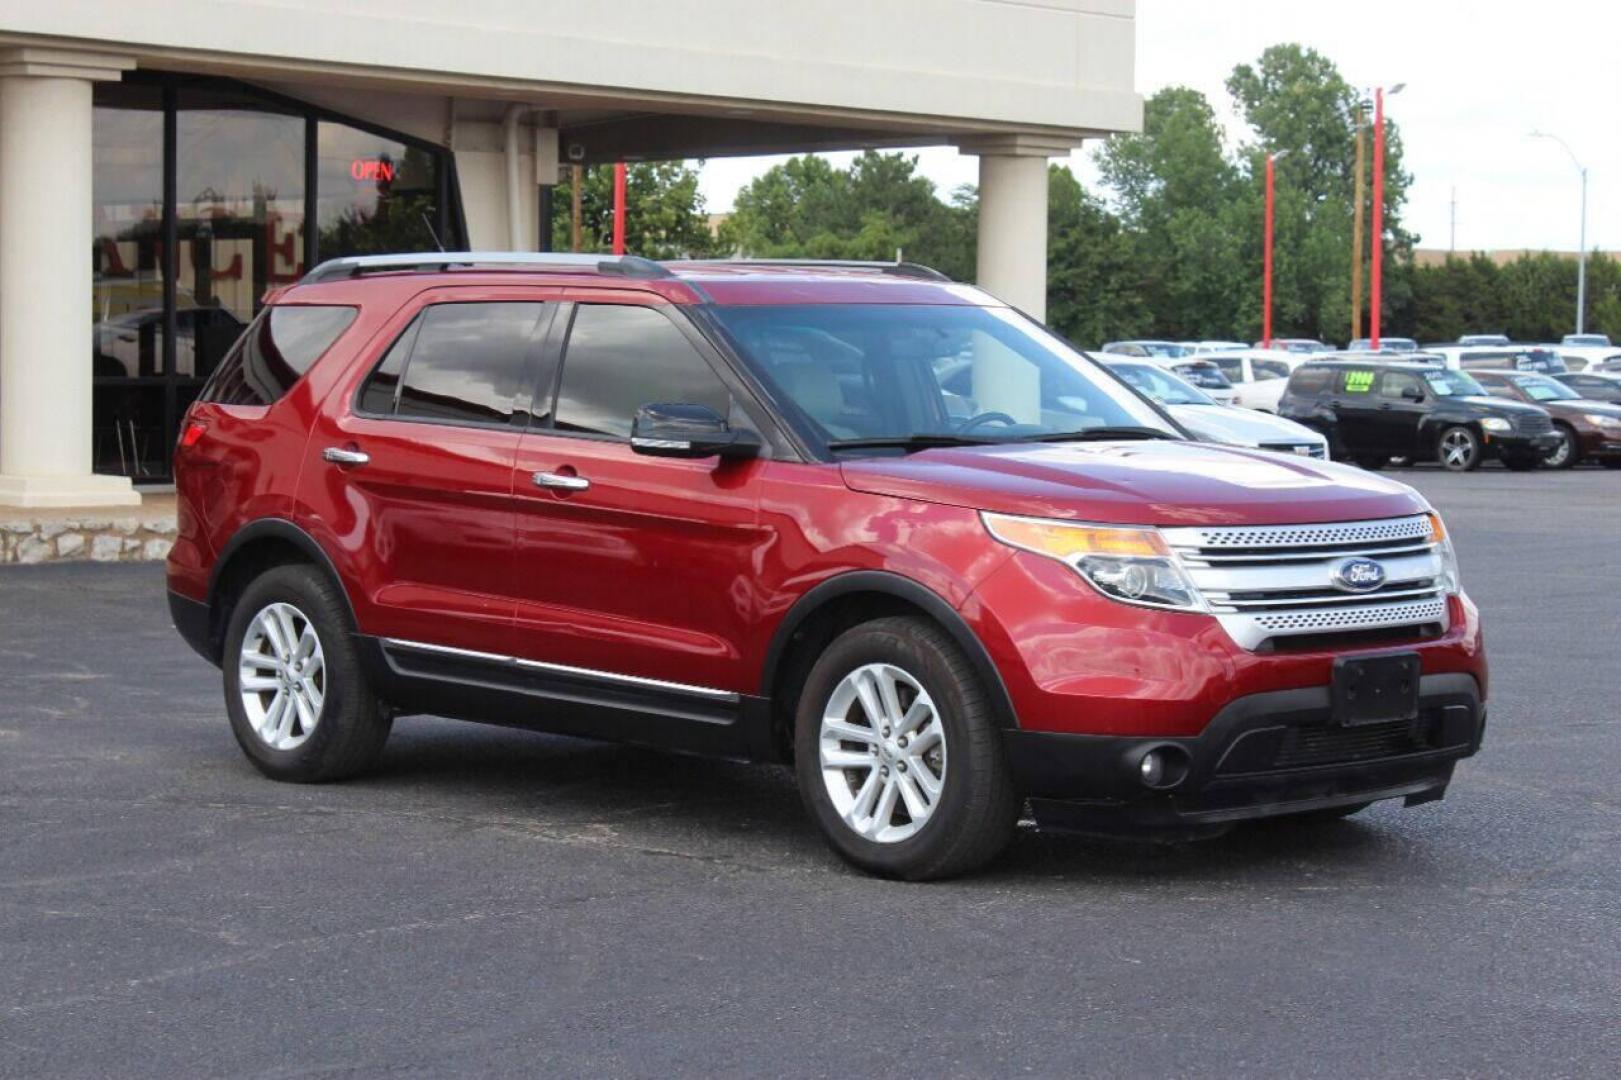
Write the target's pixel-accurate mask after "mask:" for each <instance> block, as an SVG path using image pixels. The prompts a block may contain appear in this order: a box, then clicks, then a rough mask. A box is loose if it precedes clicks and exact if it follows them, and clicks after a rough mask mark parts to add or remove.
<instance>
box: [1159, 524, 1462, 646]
mask: <svg viewBox="0 0 1621 1080" xmlns="http://www.w3.org/2000/svg"><path fill="white" fill-rule="evenodd" d="M1161 531H1162V532H1163V534H1164V536H1165V539H1166V541H1167V542H1168V543H1169V544H1170V545H1171V548H1172V550H1173V551H1174V552H1175V553H1176V556H1177V558H1178V559H1179V560H1180V561H1181V563H1182V566H1183V569H1184V570H1186V571H1187V574H1188V577H1189V578H1191V579H1192V581H1193V583H1194V585H1196V586H1198V588H1199V591H1200V593H1201V594H1202V595H1203V597H1204V599H1205V602H1206V603H1207V604H1209V606H1210V611H1211V613H1212V614H1213V615H1215V617H1216V619H1217V620H1218V621H1219V622H1220V623H1221V625H1222V626H1223V628H1225V629H1226V631H1227V633H1228V634H1229V635H1230V636H1231V637H1232V639H1233V640H1234V641H1236V642H1237V643H1238V644H1239V645H1240V646H1242V647H1243V648H1246V649H1259V648H1261V647H1262V646H1264V645H1266V644H1267V643H1268V642H1269V641H1271V640H1272V639H1274V638H1287V637H1289V636H1292V635H1301V634H1315V635H1322V634H1324V633H1328V634H1333V633H1340V632H1343V633H1356V632H1360V631H1364V630H1394V629H1399V628H1403V627H1411V628H1412V629H1413V630H1414V632H1415V633H1417V632H1419V631H1420V630H1421V629H1422V628H1425V627H1432V626H1435V625H1437V624H1439V625H1440V626H1441V627H1443V628H1444V627H1445V625H1446V621H1447V604H1446V595H1445V592H1444V588H1443V585H1442V581H1441V575H1442V572H1443V569H1444V568H1443V566H1442V560H1441V554H1440V552H1439V551H1437V550H1436V545H1435V544H1434V543H1433V542H1432V539H1431V532H1430V522H1429V519H1428V518H1427V517H1426V516H1424V515H1422V514H1418V515H1414V516H1412V517H1405V518H1391V519H1385V520H1381V521H1355V522H1336V523H1330V524H1324V525H1262V526H1247V527H1239V528H1210V529H1201V528H1175V529H1163V530H1161ZM1357 557H1361V558H1368V559H1373V560H1374V561H1376V562H1378V563H1379V564H1380V565H1381V566H1383V567H1384V569H1385V581H1384V583H1383V584H1382V585H1381V586H1380V587H1379V588H1378V589H1376V590H1374V591H1372V592H1365V593H1357V592H1350V591H1347V590H1345V589H1342V588H1340V587H1339V586H1338V585H1336V584H1335V582H1334V576H1333V575H1334V570H1335V568H1336V567H1337V566H1338V565H1339V564H1340V563H1342V562H1344V561H1345V560H1346V559H1350V558H1357Z"/></svg>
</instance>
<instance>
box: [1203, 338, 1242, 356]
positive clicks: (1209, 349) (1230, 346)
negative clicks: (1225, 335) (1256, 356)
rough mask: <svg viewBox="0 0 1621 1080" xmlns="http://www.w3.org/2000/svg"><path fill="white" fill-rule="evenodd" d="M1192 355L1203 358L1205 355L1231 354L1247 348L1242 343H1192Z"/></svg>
mask: <svg viewBox="0 0 1621 1080" xmlns="http://www.w3.org/2000/svg"><path fill="white" fill-rule="evenodd" d="M1190 344H1192V346H1193V355H1195V356H1203V355H1204V354H1205V353H1213V352H1232V351H1233V350H1234V349H1247V348H1249V346H1248V345H1247V344H1245V343H1244V342H1242V341H1194V342H1191V343H1190Z"/></svg>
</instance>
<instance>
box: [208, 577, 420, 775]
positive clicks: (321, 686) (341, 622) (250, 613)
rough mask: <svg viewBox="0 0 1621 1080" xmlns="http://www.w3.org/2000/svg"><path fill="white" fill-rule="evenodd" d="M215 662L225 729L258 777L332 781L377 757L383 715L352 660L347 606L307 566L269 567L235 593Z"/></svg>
mask: <svg viewBox="0 0 1621 1080" xmlns="http://www.w3.org/2000/svg"><path fill="white" fill-rule="evenodd" d="M221 667H222V669H223V671H224V674H225V707H226V710H227V712H228V713H229V714H230V718H231V731H232V733H233V734H235V735H236V741H237V744H238V745H240V746H241V747H242V752H243V753H244V754H246V755H247V756H248V760H249V761H251V762H253V764H254V766H255V767H256V768H257V769H258V770H259V771H260V772H262V773H264V774H265V775H266V776H268V777H270V778H272V779H274V780H286V781H291V782H293V783H318V782H321V781H326V780H341V779H344V778H345V777H349V776H354V775H355V774H357V773H360V772H364V771H365V770H367V769H369V768H370V767H371V766H372V765H373V764H375V763H376V761H377V757H378V755H379V754H381V753H382V750H383V743H384V742H385V741H386V740H387V739H388V733H389V729H390V727H391V726H392V721H391V719H390V717H389V714H388V712H387V711H386V710H385V709H384V708H383V705H382V703H381V702H380V701H379V700H378V698H377V695H376V694H375V693H374V692H373V691H372V688H371V684H370V682H369V681H368V680H367V678H366V673H365V670H364V668H362V666H361V663H360V655H359V653H358V652H357V651H356V649H355V643H354V628H353V626H351V625H350V620H349V609H348V605H347V604H346V603H345V602H344V598H343V595H342V593H340V592H339V591H338V588H337V586H336V585H334V584H333V583H332V582H331V580H330V579H328V578H327V576H326V575H325V574H322V573H321V572H320V571H319V570H317V569H316V568H315V567H313V566H309V565H306V564H293V565H284V566H277V567H273V568H272V569H270V570H267V571H265V572H264V573H263V574H261V575H260V576H259V577H257V578H255V579H254V580H253V581H252V582H251V583H250V584H249V585H248V587H247V588H246V589H245V590H243V593H242V596H241V598H240V599H239V600H238V601H237V603H236V607H235V608H234V609H233V610H232V612H231V619H230V624H229V625H228V627H227V628H226V634H225V652H224V657H223V661H222V663H221Z"/></svg>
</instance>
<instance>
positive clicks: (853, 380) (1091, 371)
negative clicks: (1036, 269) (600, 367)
mask: <svg viewBox="0 0 1621 1080" xmlns="http://www.w3.org/2000/svg"><path fill="white" fill-rule="evenodd" d="M709 310H710V311H712V312H713V313H714V315H715V317H716V318H718V319H719V320H720V323H721V324H722V326H724V328H725V329H726V331H727V332H728V333H729V334H730V335H731V337H732V339H733V341H734V342H735V343H736V345H737V347H738V349H739V351H740V352H742V353H743V355H744V357H745V358H746V359H747V360H748V361H749V362H750V365H751V366H752V367H753V368H754V370H755V371H756V372H757V373H758V374H759V375H760V376H761V377H762V378H763V379H764V381H765V382H766V383H767V385H768V387H769V388H770V389H772V390H773V391H774V392H775V393H776V395H777V396H778V397H779V398H780V399H782V400H785V401H787V402H791V403H792V405H793V407H794V410H795V411H797V412H798V413H799V415H800V416H801V417H802V418H803V419H804V420H806V421H808V422H809V424H810V425H811V426H812V427H813V428H814V429H815V432H816V434H817V435H818V436H819V437H820V438H821V439H822V440H823V441H824V442H828V443H837V442H842V441H850V440H874V439H876V440H884V439H890V440H904V439H913V438H918V439H926V438H930V437H951V438H962V439H963V440H964V441H985V442H1003V441H1014V440H1018V439H1027V438H1041V437H1044V436H1047V437H1050V436H1062V435H1068V434H1078V433H1081V432H1085V431H1087V430H1089V429H1093V428H1133V427H1135V428H1146V429H1150V430H1151V431H1153V432H1163V433H1164V434H1165V435H1167V436H1169V437H1173V438H1181V436H1180V435H1179V434H1177V433H1176V432H1175V431H1174V429H1173V428H1172V427H1171V426H1170V425H1169V423H1168V422H1167V421H1166V420H1165V418H1164V417H1163V416H1161V415H1160V414H1159V413H1158V412H1156V411H1155V410H1154V409H1153V408H1152V407H1151V406H1149V405H1148V404H1147V403H1146V402H1144V401H1143V400H1142V399H1140V398H1138V397H1137V396H1136V395H1135V394H1133V393H1132V392H1131V391H1130V390H1129V389H1127V388H1126V387H1124V386H1121V385H1120V384H1118V383H1117V382H1115V380H1113V379H1111V378H1109V377H1108V375H1107V374H1105V373H1104V372H1103V371H1101V370H1100V369H1099V368H1098V366H1097V364H1096V363H1094V362H1093V361H1092V360H1090V359H1089V358H1087V357H1085V356H1083V355H1082V354H1081V353H1078V352H1076V351H1075V350H1074V349H1072V348H1070V347H1069V346H1068V345H1066V344H1065V343H1064V342H1063V341H1060V340H1059V339H1058V338H1056V337H1053V336H1052V335H1051V334H1048V333H1047V332H1046V331H1044V330H1043V329H1042V328H1041V327H1040V326H1038V325H1036V324H1035V323H1033V322H1031V321H1030V320H1028V319H1026V318H1024V317H1023V316H1021V315H1018V314H1016V313H1015V312H1013V311H1011V310H1009V309H1007V308H981V307H968V306H960V307H959V306H954V305H921V304H793V305H761V306H754V305H735V306H715V307H712V308H710V309H709Z"/></svg>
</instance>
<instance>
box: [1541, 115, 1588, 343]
mask: <svg viewBox="0 0 1621 1080" xmlns="http://www.w3.org/2000/svg"><path fill="white" fill-rule="evenodd" d="M1531 138H1533V139H1552V140H1553V141H1554V142H1556V143H1558V144H1559V145H1560V146H1563V147H1564V148H1565V153H1567V154H1569V155H1570V161H1571V164H1573V165H1575V166H1576V171H1577V172H1578V173H1580V174H1581V177H1582V224H1581V245H1582V248H1581V250H1580V251H1579V252H1577V253H1576V332H1577V333H1578V334H1580V333H1581V332H1582V331H1583V330H1584V329H1585V328H1586V323H1587V166H1586V165H1583V164H1582V163H1581V161H1580V160H1579V159H1578V158H1577V157H1576V151H1574V150H1572V149H1571V148H1570V144H1569V143H1567V142H1566V141H1565V140H1564V139H1561V138H1560V137H1559V136H1557V135H1550V134H1549V133H1548V132H1546V131H1533V132H1531Z"/></svg>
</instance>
